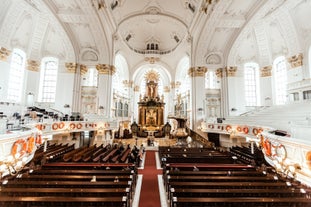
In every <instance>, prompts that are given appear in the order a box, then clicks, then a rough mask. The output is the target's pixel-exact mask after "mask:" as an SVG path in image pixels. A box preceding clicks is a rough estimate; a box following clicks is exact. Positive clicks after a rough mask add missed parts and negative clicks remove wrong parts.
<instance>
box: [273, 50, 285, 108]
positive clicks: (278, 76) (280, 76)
mask: <svg viewBox="0 0 311 207" xmlns="http://www.w3.org/2000/svg"><path fill="white" fill-rule="evenodd" d="M273 66H274V84H275V100H276V104H277V105H282V104H285V103H286V84H287V68H286V62H285V57H284V56H281V57H278V58H276V59H275V60H274V64H273Z"/></svg>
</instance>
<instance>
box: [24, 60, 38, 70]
mask: <svg viewBox="0 0 311 207" xmlns="http://www.w3.org/2000/svg"><path fill="white" fill-rule="evenodd" d="M39 68H40V62H39V61H36V60H27V69H28V70H30V71H34V72H38V71H39Z"/></svg>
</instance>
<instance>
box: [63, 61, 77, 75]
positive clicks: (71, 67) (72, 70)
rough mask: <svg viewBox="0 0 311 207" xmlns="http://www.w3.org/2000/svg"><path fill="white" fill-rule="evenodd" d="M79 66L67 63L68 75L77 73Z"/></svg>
mask: <svg viewBox="0 0 311 207" xmlns="http://www.w3.org/2000/svg"><path fill="white" fill-rule="evenodd" d="M77 66H78V64H77V63H65V67H66V70H67V72H68V73H76V71H77Z"/></svg>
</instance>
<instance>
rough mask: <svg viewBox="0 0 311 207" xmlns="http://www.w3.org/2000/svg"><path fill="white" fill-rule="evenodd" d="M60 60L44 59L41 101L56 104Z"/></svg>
mask: <svg viewBox="0 0 311 207" xmlns="http://www.w3.org/2000/svg"><path fill="white" fill-rule="evenodd" d="M57 71H58V60H57V59H56V58H52V57H47V58H43V59H42V62H41V75H40V88H39V101H40V102H49V103H51V102H55V96H56V83H57Z"/></svg>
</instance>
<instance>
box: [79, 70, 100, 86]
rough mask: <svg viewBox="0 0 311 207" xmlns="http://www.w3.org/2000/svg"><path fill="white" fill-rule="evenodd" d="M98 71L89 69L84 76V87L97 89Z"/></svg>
mask: <svg viewBox="0 0 311 207" xmlns="http://www.w3.org/2000/svg"><path fill="white" fill-rule="evenodd" d="M97 79H98V71H97V70H96V68H89V69H88V70H87V73H85V74H84V75H83V76H82V84H81V85H82V86H95V87H97Z"/></svg>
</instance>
